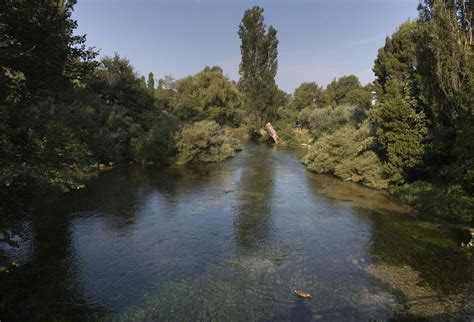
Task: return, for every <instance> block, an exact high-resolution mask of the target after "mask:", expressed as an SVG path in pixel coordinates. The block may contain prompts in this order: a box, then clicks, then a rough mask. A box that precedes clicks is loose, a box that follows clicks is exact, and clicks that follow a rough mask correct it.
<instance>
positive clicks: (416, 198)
mask: <svg viewBox="0 0 474 322" xmlns="http://www.w3.org/2000/svg"><path fill="white" fill-rule="evenodd" d="M391 193H392V194H393V195H394V196H395V197H397V198H399V199H400V200H401V201H403V202H406V203H408V204H410V205H412V206H413V207H414V208H415V209H416V210H418V212H419V213H420V214H421V215H426V216H432V217H438V218H442V219H445V220H450V221H458V222H465V223H469V222H471V223H472V222H474V197H472V196H469V195H468V194H466V193H465V192H464V190H462V188H461V187H460V186H457V185H455V186H450V187H448V188H447V189H442V188H439V187H436V186H434V185H433V184H431V183H428V182H424V181H416V182H414V183H412V184H405V185H403V186H399V187H394V188H393V189H391Z"/></svg>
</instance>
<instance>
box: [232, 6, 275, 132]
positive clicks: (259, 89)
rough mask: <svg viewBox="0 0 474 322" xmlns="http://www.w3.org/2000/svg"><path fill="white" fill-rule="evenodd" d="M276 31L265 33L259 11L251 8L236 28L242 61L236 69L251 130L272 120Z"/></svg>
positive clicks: (273, 112) (271, 29)
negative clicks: (251, 126) (252, 127)
mask: <svg viewBox="0 0 474 322" xmlns="http://www.w3.org/2000/svg"><path fill="white" fill-rule="evenodd" d="M276 35H277V31H276V29H275V28H273V27H272V26H270V27H268V29H266V26H265V24H264V18H263V8H260V7H258V6H254V7H252V8H251V9H248V10H247V11H245V13H244V17H243V18H242V22H241V23H240V26H239V37H240V40H241V42H242V43H241V46H240V52H241V55H242V60H241V63H240V66H239V74H240V82H239V86H240V90H241V91H242V94H243V98H244V105H245V108H246V109H247V111H248V113H249V117H250V118H251V123H252V124H253V125H254V127H255V128H257V129H258V128H262V127H263V126H264V125H265V124H266V123H267V122H269V121H271V120H272V119H273V118H274V117H275V116H276V111H277V104H276V102H275V98H276V97H277V95H276V94H277V91H278V88H277V85H276V83H275V76H276V73H277V69H278V62H277V56H278V50H277V47H278V40H277V37H276Z"/></svg>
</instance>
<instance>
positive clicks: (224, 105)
mask: <svg viewBox="0 0 474 322" xmlns="http://www.w3.org/2000/svg"><path fill="white" fill-rule="evenodd" d="M172 107H173V108H172V111H173V113H174V114H175V115H176V116H177V117H178V118H179V119H181V120H182V121H187V122H189V121H202V120H205V119H207V120H214V121H216V122H217V123H219V124H220V125H228V126H238V125H239V123H240V118H241V115H240V113H239V111H240V93H239V92H238V90H237V88H236V86H235V85H234V84H233V83H232V81H231V80H230V79H229V78H228V77H227V76H225V75H224V74H223V71H222V68H220V67H219V66H214V67H205V68H204V69H203V70H202V71H201V72H199V73H197V74H195V75H192V76H188V77H185V78H183V79H181V80H179V81H177V82H176V92H175V95H174V96H173V99H172Z"/></svg>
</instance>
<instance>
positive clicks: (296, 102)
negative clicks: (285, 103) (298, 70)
mask: <svg viewBox="0 0 474 322" xmlns="http://www.w3.org/2000/svg"><path fill="white" fill-rule="evenodd" d="M325 99H326V97H325V95H324V90H323V88H322V87H320V86H318V85H317V84H316V83H315V82H311V83H301V84H300V86H298V87H297V88H296V89H295V93H294V94H293V102H292V105H293V107H294V109H296V110H297V111H301V110H302V109H303V108H305V107H309V106H313V107H315V106H316V107H321V106H324V105H326V104H327V102H326V101H325Z"/></svg>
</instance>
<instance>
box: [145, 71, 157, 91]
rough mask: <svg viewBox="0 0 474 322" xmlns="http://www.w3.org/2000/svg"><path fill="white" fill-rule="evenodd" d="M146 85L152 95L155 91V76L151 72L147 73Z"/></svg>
mask: <svg viewBox="0 0 474 322" xmlns="http://www.w3.org/2000/svg"><path fill="white" fill-rule="evenodd" d="M146 87H147V88H148V90H149V91H150V93H151V94H152V95H153V93H154V92H155V77H154V75H153V73H152V72H150V73H148V80H147V83H146Z"/></svg>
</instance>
